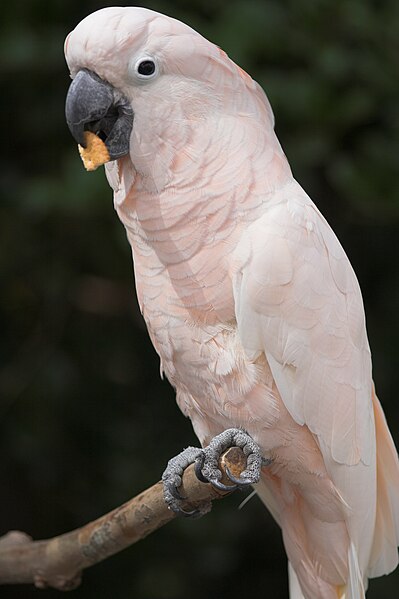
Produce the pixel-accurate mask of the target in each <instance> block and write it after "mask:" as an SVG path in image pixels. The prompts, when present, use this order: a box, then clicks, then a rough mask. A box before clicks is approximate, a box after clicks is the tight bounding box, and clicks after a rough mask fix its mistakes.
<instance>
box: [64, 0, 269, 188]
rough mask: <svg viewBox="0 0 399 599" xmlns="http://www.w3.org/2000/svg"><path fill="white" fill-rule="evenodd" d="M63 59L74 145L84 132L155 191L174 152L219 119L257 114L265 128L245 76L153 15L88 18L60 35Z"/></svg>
mask: <svg viewBox="0 0 399 599" xmlns="http://www.w3.org/2000/svg"><path fill="white" fill-rule="evenodd" d="M65 56H66V60H67V63H68V66H69V69H70V73H71V77H72V79H73V81H72V83H71V85H70V88H69V91H68V95H67V99H66V118H67V123H68V126H69V128H70V130H71V132H72V134H73V136H74V137H75V139H76V140H77V141H78V143H79V144H81V145H82V146H84V145H85V137H84V132H85V131H92V132H93V133H95V134H97V135H98V136H99V137H100V138H101V139H102V140H103V142H104V143H105V145H106V147H107V149H108V153H109V158H110V160H111V161H113V160H117V159H119V158H122V157H124V156H126V157H127V158H128V159H129V160H130V161H131V164H132V165H133V168H134V170H135V172H138V173H140V174H141V175H143V176H144V177H146V178H147V179H149V180H152V181H153V183H154V185H155V188H156V189H158V190H159V188H160V187H162V186H163V185H165V183H166V182H167V181H168V173H169V171H170V168H171V164H172V163H173V160H174V158H175V156H176V154H177V153H178V152H179V150H181V149H182V148H187V146H188V145H189V143H190V140H192V138H193V136H195V135H199V134H200V133H201V131H202V130H203V129H204V128H206V127H208V129H209V130H210V129H212V128H213V129H216V125H217V123H218V122H220V120H221V119H223V118H225V117H226V116H227V115H230V116H232V117H234V115H236V114H238V113H242V112H244V111H245V110H246V111H247V112H248V111H249V112H251V111H252V113H255V112H256V111H257V112H258V113H259V112H262V111H263V112H264V113H265V112H266V113H267V114H266V119H264V120H265V121H268V123H269V125H271V128H272V126H273V122H272V121H273V119H272V113H271V109H270V107H269V105H268V103H267V100H266V98H265V96H264V94H263V92H261V94H259V89H260V88H258V86H257V84H256V83H255V82H254V81H253V80H252V79H251V78H250V77H249V75H247V74H246V73H244V72H243V71H242V70H241V69H240V68H239V67H237V65H235V64H234V63H233V62H232V61H231V60H230V59H229V58H228V57H227V55H226V54H225V53H224V52H223V51H222V50H220V48H218V47H217V46H216V45H214V44H213V43H211V42H209V41H208V40H206V39H205V38H204V37H202V36H201V35H200V34H199V33H197V32H196V31H194V30H193V29H191V28H190V27H188V26H187V25H185V24H183V23H181V22H180V21H177V20H176V19H172V18H170V17H167V16H165V15H161V14H159V13H156V12H154V11H151V10H147V9H144V8H134V7H125V8H120V7H115V8H105V9H101V10H99V11H97V12H95V13H93V14H91V15H89V16H88V17H86V18H85V19H84V20H83V21H81V22H80V23H79V24H78V25H77V27H76V28H75V29H74V30H73V31H72V32H71V33H70V34H69V35H68V37H67V39H66V42H65ZM251 91H252V95H251V93H248V92H251ZM260 97H261V101H259V98H260ZM251 98H252V99H251ZM265 109H266V110H265ZM193 160H194V161H195V156H194V157H193Z"/></svg>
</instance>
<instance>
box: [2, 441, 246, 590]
mask: <svg viewBox="0 0 399 599" xmlns="http://www.w3.org/2000/svg"><path fill="white" fill-rule="evenodd" d="M226 466H228V468H229V470H230V471H231V472H232V473H233V474H234V475H235V476H239V475H240V474H241V472H242V471H243V470H244V469H245V466H246V459H245V456H244V453H243V452H242V450H241V449H240V448H238V447H232V448H230V449H228V450H227V451H226V452H225V454H224V455H223V456H222V459H221V462H220V468H221V470H222V473H223V478H222V481H223V482H224V483H225V484H229V482H230V481H229V479H228V478H227V476H226V475H225V467H226ZM179 490H180V492H181V494H182V496H184V497H187V501H185V503H184V505H183V507H184V509H185V510H193V509H195V508H198V507H199V506H201V505H203V504H205V503H208V502H209V501H213V500H214V499H221V498H222V497H224V496H226V495H228V494H229V492H223V491H219V490H217V489H215V488H214V487H212V486H211V485H209V484H205V483H202V482H200V481H199V480H198V479H197V477H196V475H195V472H194V467H193V465H191V466H189V467H188V468H187V469H186V471H185V472H184V475H183V481H182V486H181V489H179ZM175 517H176V514H175V513H174V512H172V511H171V510H169V509H168V507H167V506H166V504H165V502H164V499H163V486H162V482H158V483H156V484H155V485H153V486H152V487H150V488H149V489H146V490H145V491H143V492H142V493H140V494H139V495H137V496H136V497H134V498H133V499H131V500H130V501H128V502H127V503H125V504H123V505H122V506H120V507H118V508H116V509H114V510H113V511H111V512H109V513H108V514H105V515H104V516H102V517H101V518H98V519H97V520H94V521H93V522H89V523H88V524H86V525H85V526H83V527H81V528H78V529H76V530H73V531H71V532H68V533H65V534H62V535H60V536H57V537H53V538H52V539H46V540H42V541H33V540H32V539H31V538H30V537H29V535H27V534H25V533H23V532H20V531H11V532H9V533H7V534H6V535H4V536H3V537H1V538H0V584H23V583H33V584H34V585H35V586H36V587H38V588H41V589H44V588H47V587H53V588H55V589H58V590H62V591H68V590H72V589H74V588H76V587H77V586H78V585H79V584H80V582H81V577H82V571H83V570H84V569H85V568H89V567H90V566H93V565H94V564H96V563H98V562H100V561H102V560H104V559H106V558H107V557H109V556H111V555H113V554H115V553H118V552H119V551H122V549H125V548H126V547H128V546H130V545H133V544H134V543H137V541H140V540H141V539H144V538H145V537H146V536H147V535H149V534H151V533H152V532H154V531H155V530H157V529H158V528H160V527H161V526H164V525H165V524H167V523H168V522H170V521H171V520H173V519H174V518H175Z"/></svg>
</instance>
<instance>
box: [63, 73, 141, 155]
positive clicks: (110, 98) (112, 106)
mask: <svg viewBox="0 0 399 599" xmlns="http://www.w3.org/2000/svg"><path fill="white" fill-rule="evenodd" d="M65 115H66V121H67V124H68V127H69V129H70V131H71V133H72V135H73V137H74V138H75V140H76V141H77V142H78V144H80V145H81V146H83V147H84V148H85V147H86V143H85V138H84V132H85V131H92V132H93V133H95V134H96V135H98V136H99V137H100V138H101V139H102V140H103V142H104V143H105V145H106V146H107V149H108V153H109V155H110V159H111V160H116V159H117V158H121V157H122V156H125V154H128V153H129V140H130V134H131V131H132V127H133V116H134V115H133V110H132V107H131V104H130V102H129V100H128V99H127V98H126V97H125V96H124V95H123V94H122V93H121V92H119V91H118V90H117V89H115V88H114V87H112V85H110V84H109V83H108V82H107V81H104V80H103V79H100V77H99V76H98V75H96V73H93V71H89V70H88V69H82V70H81V71H79V72H78V73H77V74H76V76H75V78H74V80H73V81H72V83H71V85H70V87H69V90H68V94H67V98H66V103H65Z"/></svg>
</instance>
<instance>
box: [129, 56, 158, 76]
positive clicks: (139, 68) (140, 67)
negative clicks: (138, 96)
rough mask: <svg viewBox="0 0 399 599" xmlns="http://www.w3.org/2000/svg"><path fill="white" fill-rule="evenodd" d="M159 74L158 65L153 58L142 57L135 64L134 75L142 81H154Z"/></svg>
mask: <svg viewBox="0 0 399 599" xmlns="http://www.w3.org/2000/svg"><path fill="white" fill-rule="evenodd" d="M158 72H159V68H158V64H157V62H156V60H155V59H154V58H153V57H152V56H141V57H140V58H139V59H138V60H136V62H135V64H134V74H135V76H136V77H138V78H139V79H141V80H142V81H148V80H149V79H154V77H156V76H157V75H158Z"/></svg>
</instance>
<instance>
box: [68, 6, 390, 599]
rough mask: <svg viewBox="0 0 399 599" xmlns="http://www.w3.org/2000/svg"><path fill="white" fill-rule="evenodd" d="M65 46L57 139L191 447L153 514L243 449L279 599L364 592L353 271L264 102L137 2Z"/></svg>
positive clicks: (374, 563) (383, 455)
mask: <svg viewBox="0 0 399 599" xmlns="http://www.w3.org/2000/svg"><path fill="white" fill-rule="evenodd" d="M65 52H66V60H67V63H68V66H69V68H70V72H71V76H72V79H73V81H72V84H71V87H70V90H69V92H68V96H67V102H66V116H67V121H68V125H69V127H70V129H71V131H72V133H73V135H74V137H75V138H76V140H77V141H78V142H79V143H80V145H81V146H83V148H85V146H86V145H87V138H86V137H85V135H86V133H87V132H91V135H93V136H94V134H97V137H99V138H100V139H101V140H102V142H103V143H104V144H105V147H106V150H107V151H108V156H107V158H106V159H105V160H108V162H107V164H106V165H105V171H106V175H107V178H108V181H109V183H110V185H111V187H112V188H113V191H114V204H115V209H116V211H117V213H118V215H119V218H120V220H121V221H122V223H123V224H124V226H125V228H126V232H127V237H128V240H129V242H130V244H131V247H132V251H133V261H134V270H135V278H136V285H137V294H138V299H139V303H140V308H141V311H142V313H143V316H144V319H145V322H146V324H147V327H148V331H149V334H150V337H151V340H152V342H153V344H154V346H155V349H156V351H157V352H158V354H159V356H160V359H161V369H162V371H163V372H164V373H165V374H166V376H167V377H168V379H169V381H170V382H171V384H172V385H173V386H174V388H175V389H176V397H177V402H178V405H179V407H180V408H181V410H182V411H183V413H184V414H185V415H187V416H188V417H189V418H190V419H191V421H192V424H193V427H194V430H195V433H196V434H197V436H198V438H199V440H200V442H201V445H202V446H203V447H204V448H205V449H204V450H201V449H198V450H195V449H192V448H189V450H187V451H186V452H183V454H182V456H180V458H176V459H175V461H174V460H172V461H171V463H170V464H169V467H168V468H167V470H166V472H165V475H164V482H165V497H166V498H167V501H168V503H169V504H170V506H171V508H172V509H175V510H178V509H179V499H178V496H179V493H178V489H177V487H178V484H179V481H180V478H179V476H180V474H181V471H182V468H183V467H184V465H185V464H187V463H188V462H189V461H193V460H194V459H195V460H196V461H197V470H199V471H200V476H201V477H205V478H206V479H208V480H210V481H212V482H213V483H214V484H216V485H217V484H218V481H219V478H220V472H219V471H218V469H217V456H218V452H219V453H220V451H222V450H223V449H224V448H225V447H226V446H227V445H229V444H238V445H241V446H242V447H243V448H244V451H245V452H246V453H247V455H248V464H247V469H246V471H245V472H244V474H243V475H242V477H241V479H239V480H235V482H236V483H237V484H248V483H257V484H255V488H256V492H257V493H258V495H259V497H260V498H261V499H262V501H263V502H264V503H265V504H266V506H267V507H268V508H269V510H270V512H271V513H272V515H273V517H274V518H275V519H276V521H277V522H278V524H279V525H280V526H281V529H282V534H283V539H284V544H285V548H286V551H287V555H288V560H289V577H290V592H291V599H303V598H305V599H343V598H345V599H361V598H364V596H365V589H366V588H367V581H368V578H370V577H375V576H380V575H382V574H385V573H388V572H390V571H391V570H393V569H394V568H395V567H396V565H397V563H398V554H397V545H398V539H399V466H398V458H397V453H396V450H395V447H394V444H393V441H392V438H391V435H390V433H389V430H388V427H387V424H386V421H385V417H384V414H383V412H382V409H381V406H380V403H379V401H378V399H377V397H376V395H375V392H374V387H373V382H372V374H371V359H370V350H369V345H368V341H367V335H366V327H365V318H364V311H363V304H362V297H361V292H360V289H359V285H358V282H357V280H356V276H355V274H354V272H353V270H352V268H351V265H350V263H349V260H348V258H347V256H346V255H345V252H344V250H343V249H342V247H341V245H340V243H339V242H338V240H337V238H336V237H335V235H334V233H333V231H332V230H331V229H330V227H329V225H328V224H327V222H326V221H325V219H324V218H323V216H322V215H321V214H320V212H319V211H318V209H317V208H316V207H315V205H314V204H313V202H312V200H311V199H310V198H309V197H308V196H307V195H306V193H305V192H304V191H303V189H302V188H301V187H300V185H299V184H298V183H297V182H296V181H295V180H294V178H293V176H292V173H291V170H290V167H289V164H288V162H287V159H286V157H285V155H284V153H283V151H282V149H281V146H280V144H279V142H278V140H277V138H276V135H275V133H274V119H273V113H272V110H271V107H270V105H269V102H268V100H267V98H266V96H265V94H264V92H263V91H262V89H261V88H260V87H259V85H258V84H257V83H255V81H253V80H252V79H251V77H250V76H249V75H247V73H245V72H244V71H243V70H242V69H241V68H240V67H238V66H237V65H236V64H235V63H234V62H232V61H231V60H230V59H229V58H228V56H227V55H226V54H225V52H223V51H222V50H221V49H220V48H218V47H217V46H216V45H214V44H213V43H211V42H209V41H207V40H206V39H204V38H203V37H202V36H201V35H200V34H199V33H197V32H196V31H194V30H193V29H191V28H190V27H188V26H187V25H185V24H183V23H181V22H179V21H177V20H175V19H172V18H169V17H167V16H164V15H161V14H158V13H156V12H153V11H151V10H146V9H144V8H105V9H102V10H99V11H98V12H95V13H94V14H92V15H90V16H88V17H87V18H85V19H84V20H83V21H82V22H81V23H79V25H78V26H77V27H76V29H74V30H73V31H72V33H70V35H69V36H68V38H67V40H66V43H65ZM105 160H103V162H105ZM257 447H259V448H260V454H261V457H260V456H259V454H258V452H257ZM179 459H180V461H179ZM176 460H177V461H176ZM259 476H260V479H259ZM232 479H233V480H234V477H233V476H232ZM258 480H259V482H257V481H258ZM219 484H220V483H219Z"/></svg>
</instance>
